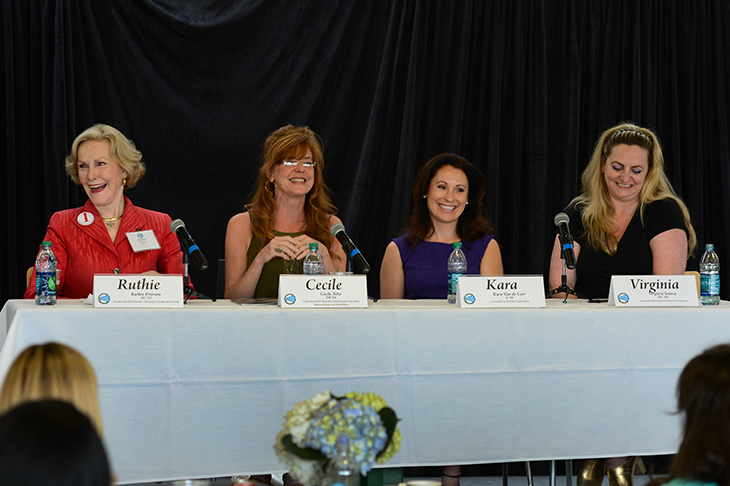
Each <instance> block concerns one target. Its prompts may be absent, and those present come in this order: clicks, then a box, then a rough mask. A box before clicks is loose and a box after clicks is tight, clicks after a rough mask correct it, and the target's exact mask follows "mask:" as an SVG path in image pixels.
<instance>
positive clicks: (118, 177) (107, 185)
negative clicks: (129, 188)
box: [77, 140, 127, 213]
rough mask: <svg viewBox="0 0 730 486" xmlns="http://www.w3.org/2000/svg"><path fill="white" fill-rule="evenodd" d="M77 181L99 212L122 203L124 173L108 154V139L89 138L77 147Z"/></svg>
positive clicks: (106, 210) (115, 207) (114, 208)
mask: <svg viewBox="0 0 730 486" xmlns="http://www.w3.org/2000/svg"><path fill="white" fill-rule="evenodd" d="M77 166H78V171H79V182H80V183H81V185H82V186H83V188H84V190H85V191H86V195H87V196H89V199H90V200H91V202H92V204H93V205H94V206H96V208H97V209H99V212H100V213H101V212H102V210H103V211H104V212H108V211H109V210H111V211H112V212H114V211H115V210H116V209H118V208H120V207H123V205H124V203H123V201H124V184H123V183H122V181H123V179H124V178H125V177H127V173H126V172H125V171H124V170H123V169H122V168H121V166H120V165H119V164H117V163H116V162H114V161H113V160H112V158H111V155H110V154H109V142H106V141H97V140H91V141H88V142H84V143H82V144H81V145H79V148H78V162H77Z"/></svg>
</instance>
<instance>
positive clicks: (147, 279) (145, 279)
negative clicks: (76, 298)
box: [94, 274, 183, 307]
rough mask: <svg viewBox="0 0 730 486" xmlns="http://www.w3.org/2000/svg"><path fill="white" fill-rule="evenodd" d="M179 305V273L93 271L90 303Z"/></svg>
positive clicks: (180, 304)
mask: <svg viewBox="0 0 730 486" xmlns="http://www.w3.org/2000/svg"><path fill="white" fill-rule="evenodd" d="M182 306H183V283H182V275H169V274H166V275H156V274H155V275H152V274H147V275H137V274H133V275H129V274H127V275H122V274H95V275H94V307H182Z"/></svg>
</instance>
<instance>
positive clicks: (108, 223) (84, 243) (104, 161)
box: [24, 124, 183, 299]
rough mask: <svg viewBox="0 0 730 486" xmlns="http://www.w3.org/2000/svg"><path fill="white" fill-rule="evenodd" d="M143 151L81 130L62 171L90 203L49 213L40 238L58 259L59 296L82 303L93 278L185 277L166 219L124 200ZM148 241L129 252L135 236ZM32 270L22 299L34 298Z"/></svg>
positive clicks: (111, 134)
mask: <svg viewBox="0 0 730 486" xmlns="http://www.w3.org/2000/svg"><path fill="white" fill-rule="evenodd" d="M146 170H147V169H146V168H145V166H144V163H143V162H142V153H141V152H140V151H139V150H137V149H136V147H135V146H134V144H133V143H132V142H131V141H130V140H129V139H127V137H125V136H124V135H123V134H122V133H121V132H120V131H119V130H117V129H116V128H114V127H111V126H109V125H103V124H97V125H94V126H92V127H90V128H88V129H86V130H84V131H83V132H82V133H81V134H80V135H79V136H78V137H76V140H74V142H73V145H72V146H71V153H70V154H69V155H68V157H66V172H67V173H68V175H69V176H71V179H73V181H74V182H75V183H76V184H78V185H80V186H82V187H83V188H84V190H85V191H86V194H87V196H88V197H89V200H88V201H87V202H86V204H85V205H84V206H82V207H80V208H76V209H68V210H65V211H59V212H57V213H55V214H54V215H53V216H51V221H50V223H49V224H48V229H47V231H46V236H45V237H44V238H43V240H44V241H51V242H52V250H53V253H54V254H55V255H56V259H57V268H58V270H59V273H58V281H57V282H56V291H57V295H58V297H66V298H74V299H76V298H86V297H87V296H88V295H89V294H90V293H92V292H93V284H94V274H95V273H131V274H139V273H176V274H182V273H183V264H182V251H181V249H180V244H179V242H178V240H177V237H176V236H175V235H174V234H173V233H172V231H170V222H171V219H170V216H168V215H167V214H164V213H158V212H156V211H150V210H148V209H142V208H139V207H137V206H135V205H134V204H132V201H130V200H129V198H128V197H126V196H125V195H124V190H125V189H127V188H132V187H134V186H135V184H137V182H139V180H140V179H141V178H142V176H143V175H144V174H145V172H146ZM139 235H142V237H143V239H144V240H145V241H146V242H147V243H148V244H147V245H146V246H144V247H143V248H139V247H138V248H137V250H138V251H135V250H134V249H133V248H132V245H131V243H130V242H131V241H132V240H134V239H135V238H139ZM35 283H36V282H35V271H33V274H32V275H31V278H30V281H29V284H28V288H27V289H26V291H25V295H24V297H25V298H26V299H32V298H34V297H35Z"/></svg>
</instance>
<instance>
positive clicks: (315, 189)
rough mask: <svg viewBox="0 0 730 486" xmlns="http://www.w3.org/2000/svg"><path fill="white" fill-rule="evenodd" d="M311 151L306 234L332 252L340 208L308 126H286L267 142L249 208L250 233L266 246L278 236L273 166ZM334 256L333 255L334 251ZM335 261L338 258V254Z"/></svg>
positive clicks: (305, 210) (267, 139) (318, 141)
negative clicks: (334, 220) (334, 222)
mask: <svg viewBox="0 0 730 486" xmlns="http://www.w3.org/2000/svg"><path fill="white" fill-rule="evenodd" d="M307 149H309V150H310V151H311V152H312V160H313V161H314V162H316V163H317V165H316V166H315V167H314V185H313V186H312V189H311V190H310V191H309V193H308V194H307V196H306V199H305V203H304V221H305V228H304V232H305V233H306V234H307V235H309V236H311V237H312V238H314V239H315V240H317V241H320V242H322V243H324V244H325V245H327V248H328V249H330V250H333V245H334V242H335V238H334V237H333V236H332V235H331V234H330V231H329V228H330V215H334V214H337V208H336V207H335V205H334V204H333V203H332V199H331V198H330V196H329V189H328V188H327V186H326V185H325V183H324V179H323V178H322V170H323V169H324V155H323V154H322V143H321V141H320V138H319V136H317V134H316V133H314V132H313V131H312V130H310V129H309V127H295V126H294V125H286V126H283V127H281V128H279V129H278V130H275V131H273V132H272V133H270V134H269V136H268V137H266V140H265V141H264V153H263V161H262V163H261V167H260V168H259V176H258V181H257V183H256V189H255V192H254V194H253V197H252V200H251V203H250V204H247V205H246V209H247V210H248V211H249V213H250V215H251V231H252V232H253V234H254V235H256V237H257V238H258V239H259V241H260V242H261V246H262V247H263V246H264V245H266V244H267V243H268V242H269V241H270V240H272V239H273V238H274V236H275V233H274V218H275V217H276V199H275V197H274V191H275V190H276V188H275V187H273V184H270V183H269V176H270V174H271V171H272V170H273V168H274V166H275V165H276V164H278V163H279V162H281V161H283V160H288V159H300V158H302V157H304V155H305V154H306V152H307ZM331 253H332V252H331ZM332 254H333V258H337V255H336V254H335V253H332Z"/></svg>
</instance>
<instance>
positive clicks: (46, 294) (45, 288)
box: [35, 241, 56, 305]
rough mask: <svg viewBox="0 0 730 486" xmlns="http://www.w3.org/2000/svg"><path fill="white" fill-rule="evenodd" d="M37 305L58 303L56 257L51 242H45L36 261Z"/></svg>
mask: <svg viewBox="0 0 730 486" xmlns="http://www.w3.org/2000/svg"><path fill="white" fill-rule="evenodd" d="M35 303H36V304H38V305H53V304H55V303H56V256H55V255H54V254H53V252H52V251H51V242H50V241H44V242H43V248H41V251H40V253H38V258H36V260H35Z"/></svg>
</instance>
